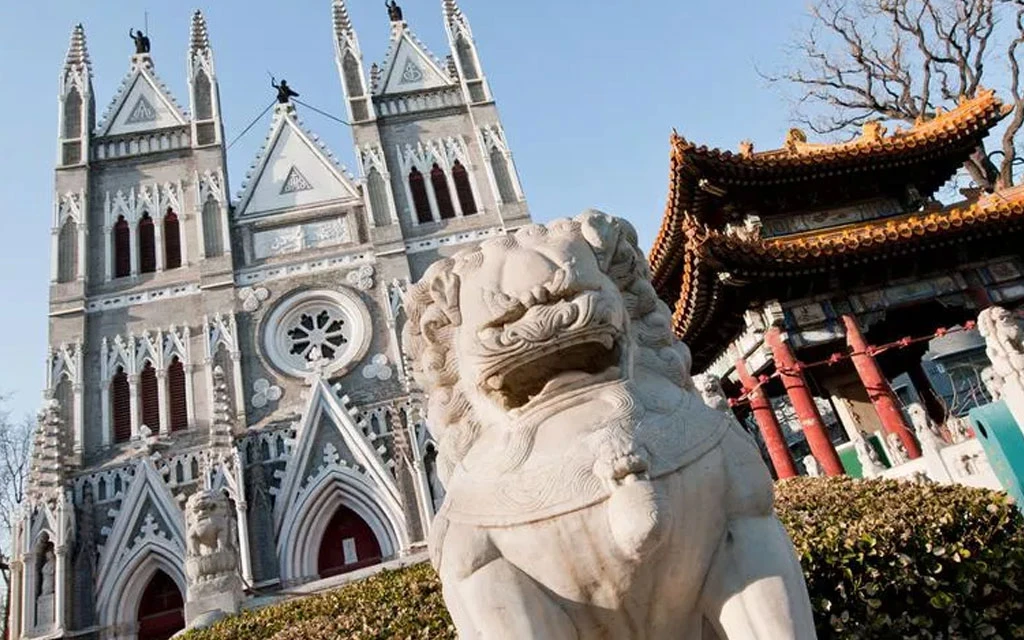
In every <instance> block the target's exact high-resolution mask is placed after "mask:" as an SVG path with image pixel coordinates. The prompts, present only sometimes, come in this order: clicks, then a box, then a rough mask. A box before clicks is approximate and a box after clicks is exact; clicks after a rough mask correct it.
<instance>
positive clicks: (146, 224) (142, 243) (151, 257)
mask: <svg viewBox="0 0 1024 640" xmlns="http://www.w3.org/2000/svg"><path fill="white" fill-rule="evenodd" d="M154 271H156V227H155V226H154V225H153V218H150V217H149V214H148V213H144V214H142V219H141V220H139V273H153V272H154Z"/></svg>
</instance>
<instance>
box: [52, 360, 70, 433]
mask: <svg viewBox="0 0 1024 640" xmlns="http://www.w3.org/2000/svg"><path fill="white" fill-rule="evenodd" d="M53 399H54V400H56V401H57V405H58V406H59V408H60V417H61V420H62V421H63V423H64V433H65V434H69V436H70V434H73V433H75V392H74V385H73V384H72V383H71V380H69V379H68V376H67V374H66V373H63V374H61V376H60V382H58V383H57V387H56V388H55V389H54V390H53ZM64 444H65V445H66V450H68V451H70V450H71V449H72V446H71V438H70V437H69V438H68V439H67V440H66V441H65V443H64Z"/></svg>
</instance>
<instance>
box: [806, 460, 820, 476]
mask: <svg viewBox="0 0 1024 640" xmlns="http://www.w3.org/2000/svg"><path fill="white" fill-rule="evenodd" d="M803 463H804V471H806V472H807V477H809V478H819V477H821V465H820V464H818V459H817V458H815V457H814V456H804V459H803Z"/></svg>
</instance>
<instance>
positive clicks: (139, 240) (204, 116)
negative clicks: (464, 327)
mask: <svg viewBox="0 0 1024 640" xmlns="http://www.w3.org/2000/svg"><path fill="white" fill-rule="evenodd" d="M332 10H333V15H332V18H333V23H332V32H333V36H334V43H335V51H336V57H337V66H338V71H339V75H340V79H341V84H342V88H343V91H344V97H345V104H346V107H347V111H348V113H347V119H348V120H349V121H351V123H352V127H351V128H352V135H353V138H354V144H355V148H356V157H357V158H358V168H357V171H358V177H354V176H353V175H351V174H349V173H348V172H347V171H346V169H344V168H343V167H341V166H340V165H339V164H338V163H337V161H336V160H335V159H334V157H333V156H332V154H331V153H330V152H329V151H327V150H326V149H325V148H324V145H323V144H321V143H320V142H319V141H318V137H317V136H316V135H315V134H313V133H312V132H310V131H309V130H308V129H306V128H305V126H304V125H303V123H302V121H301V119H300V116H301V115H302V113H303V109H304V107H303V106H302V105H301V104H297V101H293V100H292V98H293V97H294V95H295V94H294V93H293V92H291V91H290V90H288V88H287V87H286V86H285V87H283V89H279V100H278V103H277V104H276V105H275V106H274V109H273V119H272V122H271V124H270V130H269V131H268V132H267V136H266V141H265V144H264V145H263V147H262V149H261V151H260V152H259V154H258V156H257V157H256V159H255V161H254V162H253V165H252V168H251V171H250V173H249V174H248V175H247V176H246V179H245V181H244V182H243V183H242V185H241V189H240V191H239V193H238V195H237V197H236V198H234V199H232V198H231V197H230V196H229V192H228V184H229V181H228V175H227V167H226V162H225V157H226V144H225V140H224V127H223V122H222V120H221V104H220V96H219V91H218V79H217V69H216V65H215V63H214V55H213V48H212V46H211V40H210V36H209V33H208V31H207V25H206V21H205V19H204V17H203V15H202V13H200V12H198V11H197V12H196V13H195V14H194V15H193V16H192V23H191V39H190V46H189V50H188V52H187V68H188V93H189V95H188V96H187V98H188V99H187V103H188V106H189V108H188V110H186V109H184V108H183V107H182V106H181V104H180V103H179V102H177V101H176V100H175V98H174V97H173V96H171V95H170V92H169V91H168V89H167V88H166V86H165V85H164V84H163V83H162V82H161V81H160V79H159V76H158V75H157V72H156V66H155V64H154V58H153V57H152V56H151V54H150V51H149V40H148V38H147V37H145V36H144V35H143V34H142V33H138V34H136V35H134V36H133V38H135V47H136V53H135V55H133V56H132V57H131V62H130V67H129V69H128V73H127V75H126V76H125V78H124V81H123V82H122V84H121V86H120V89H119V91H118V92H117V95H116V96H115V97H114V98H113V100H112V101H111V103H110V106H109V107H108V108H107V110H106V112H105V113H104V114H103V115H102V116H101V117H100V118H99V119H97V118H96V115H95V98H94V96H93V91H92V81H91V78H92V69H91V64H90V61H89V55H88V52H87V49H86V40H85V33H84V30H83V29H82V27H81V26H80V25H79V26H77V27H75V29H74V31H73V33H72V36H71V45H70V48H69V49H68V53H67V58H66V61H65V63H64V67H63V70H62V72H61V75H60V85H59V113H60V117H59V145H58V166H57V168H56V181H55V185H56V193H55V203H54V207H53V224H52V240H51V241H52V260H51V287H50V308H49V331H50V338H49V345H50V346H49V352H48V358H47V369H46V371H47V377H46V390H45V397H46V402H45V407H44V409H43V411H42V412H41V413H40V420H39V427H38V430H37V434H36V438H35V444H34V453H33V458H32V464H31V473H30V478H29V485H28V492H27V498H26V503H25V508H24V512H23V514H22V515H21V516H20V519H19V521H18V524H17V526H16V529H15V532H14V539H13V545H14V552H13V561H12V563H11V572H12V581H11V585H12V595H11V600H10V603H11V606H10V621H11V630H12V636H11V637H12V638H34V637H46V638H58V637H69V636H72V635H74V636H75V637H92V638H118V639H122V638H124V639H134V638H140V639H143V638H167V637H170V635H172V634H173V633H174V632H176V631H178V630H179V629H181V628H182V627H183V626H184V625H185V623H186V622H191V621H190V619H194V618H195V617H196V616H197V615H199V614H204V613H206V612H208V611H210V610H214V609H216V608H217V607H219V608H220V609H221V610H226V611H230V610H237V608H238V607H239V606H240V605H241V604H244V601H245V600H246V599H250V598H253V597H264V596H273V595H274V594H275V593H277V592H280V591H282V590H285V589H295V588H298V587H299V585H307V583H312V582H316V581H324V580H328V581H330V580H331V579H332V577H333V576H337V575H339V574H344V573H348V572H351V571H353V570H356V569H361V568H364V567H368V566H372V565H376V564H380V563H382V562H385V561H388V560H390V559H394V558H399V557H403V556H407V555H409V554H410V553H414V552H417V551H419V550H421V549H422V548H423V547H424V546H425V542H424V541H425V540H426V538H427V536H428V534H429V529H430V523H431V520H432V518H433V515H434V512H435V510H436V509H437V508H438V506H439V505H440V503H441V500H442V497H443V495H442V494H443V490H442V489H441V487H440V485H439V483H438V480H437V477H436V474H435V470H434V457H435V449H434V448H435V444H434V443H433V442H432V441H431V439H430V435H429V433H428V431H427V430H426V427H425V422H424V420H425V417H424V415H423V413H422V411H421V409H420V405H419V402H418V400H417V397H418V396H417V390H416V389H415V388H414V386H413V382H412V381H411V379H410V378H409V376H408V375H407V373H406V366H405V362H404V356H403V348H402V344H401V341H400V336H401V327H402V323H403V321H404V312H403V308H402V298H403V292H404V290H405V288H406V287H407V286H408V283H410V282H414V281H416V280H417V279H418V278H419V277H420V276H421V275H422V274H423V272H424V271H425V270H426V268H427V267H428V266H429V265H430V264H431V263H432V262H434V261H435V260H437V259H439V258H442V257H445V256H448V255H451V254H453V253H454V252H456V251H458V250H459V249H461V248H463V247H465V246H466V245H470V244H472V243H474V242H477V241H479V240H481V239H483V238H487V237H491V236H495V235H501V234H504V233H506V232H508V231H509V230H512V229H515V228H517V227H520V226H522V225H524V224H527V223H529V220H530V218H529V211H528V209H527V205H526V202H525V199H524V196H523V190H522V187H521V185H520V181H519V178H518V175H517V172H516V169H515V165H514V163H513V160H512V154H511V152H510V150H509V147H508V144H507V142H506V138H505V133H504V130H503V128H502V125H501V120H500V118H499V116H498V111H497V109H496V107H495V103H494V99H493V96H492V94H491V90H490V87H489V85H488V81H487V76H486V75H485V74H484V72H483V67H482V66H481V63H480V57H479V54H478V51H477V45H476V42H475V40H474V38H473V34H472V31H471V30H470V25H469V22H468V21H467V19H466V17H465V15H464V14H463V12H462V11H461V9H460V8H459V6H458V5H457V3H456V2H455V0H443V2H442V12H443V14H442V15H443V20H444V27H445V30H446V32H447V37H448V42H449V45H450V55H448V56H447V59H446V60H445V61H441V60H438V59H436V58H435V57H434V56H433V55H432V54H431V53H430V52H429V51H428V50H427V47H426V46H425V45H424V44H423V43H422V42H421V41H420V40H419V39H418V38H417V37H416V35H415V34H414V33H413V31H412V30H411V29H410V27H409V25H408V24H407V23H406V22H405V20H404V19H403V16H402V12H401V8H400V7H398V5H397V4H395V3H394V2H391V3H390V4H389V6H388V12H389V14H390V18H391V24H390V46H389V48H388V50H387V54H386V56H385V60H384V61H383V63H381V64H380V65H377V64H373V65H371V66H370V67H369V69H366V67H365V66H364V61H363V56H362V52H361V50H360V46H359V40H358V38H357V37H356V33H355V30H354V28H353V26H352V22H351V20H350V18H349V15H348V11H347V9H346V6H345V2H344V0H333V6H332ZM382 19H383V16H382ZM325 35H326V29H325ZM367 71H368V73H367ZM208 531H214V532H215V533H214V535H212V536H210V535H207V532H208ZM225 559H226V560H225ZM215 565H216V566H215ZM222 574H224V575H227V574H230V575H229V576H228V577H230V580H225V579H223V578H224V575H222ZM337 579H338V578H334V580H337ZM211 585H216V586H215V587H211ZM218 589H221V590H223V591H224V593H217V590H218ZM229 592H231V593H229ZM204 598H205V600H204ZM218 598H219V599H218ZM204 602H214V603H218V602H219V603H221V604H219V605H217V607H207V608H204V605H203V604H202V603H204ZM190 607H191V609H190Z"/></svg>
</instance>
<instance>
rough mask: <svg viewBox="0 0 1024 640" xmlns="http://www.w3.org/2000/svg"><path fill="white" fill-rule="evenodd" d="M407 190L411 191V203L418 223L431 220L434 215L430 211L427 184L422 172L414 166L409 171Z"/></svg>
mask: <svg viewBox="0 0 1024 640" xmlns="http://www.w3.org/2000/svg"><path fill="white" fill-rule="evenodd" d="M409 190H410V191H412V203H413V206H414V207H415V208H416V219H417V220H418V221H419V222H420V224H422V223H424V222H432V221H433V220H434V216H433V215H431V213H430V198H428V197H427V184H426V183H425V182H424V181H423V174H422V173H420V172H419V170H418V169H417V168H416V167H413V168H412V171H410V172H409Z"/></svg>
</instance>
